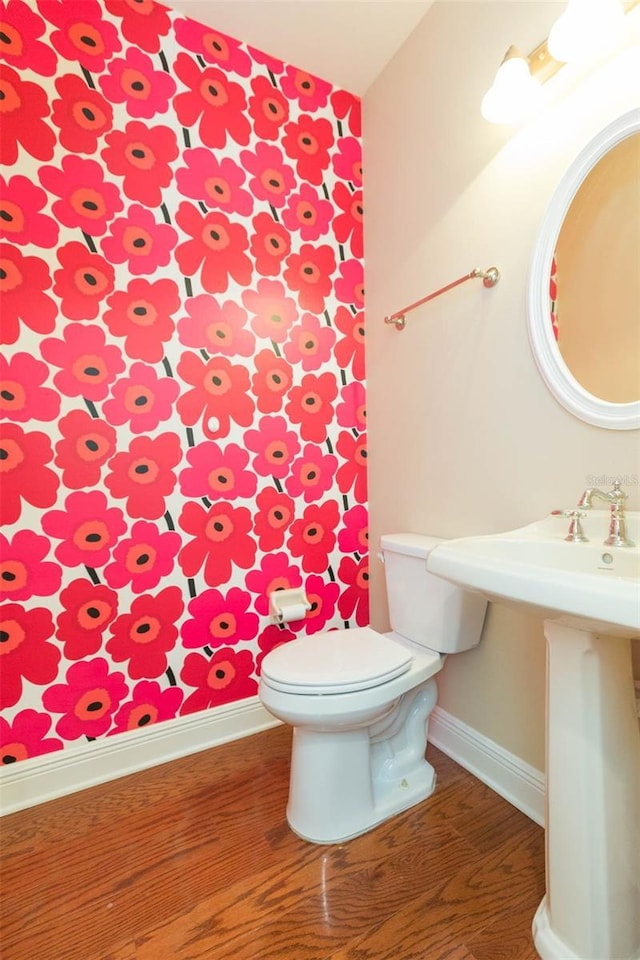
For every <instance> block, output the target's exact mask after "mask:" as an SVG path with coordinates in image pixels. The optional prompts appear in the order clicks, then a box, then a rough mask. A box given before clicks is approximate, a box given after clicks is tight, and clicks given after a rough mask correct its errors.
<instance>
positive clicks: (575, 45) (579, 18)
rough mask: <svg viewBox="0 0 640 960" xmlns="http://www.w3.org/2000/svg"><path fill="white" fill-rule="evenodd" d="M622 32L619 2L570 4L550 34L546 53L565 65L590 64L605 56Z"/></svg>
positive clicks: (604, 0)
mask: <svg viewBox="0 0 640 960" xmlns="http://www.w3.org/2000/svg"><path fill="white" fill-rule="evenodd" d="M623 30H624V10H623V8H622V4H621V3H620V0H569V2H568V4H567V9H566V10H565V12H564V13H563V14H562V16H561V17H560V18H559V19H558V20H557V21H556V22H555V23H554V25H553V27H552V28H551V33H550V34H549V41H548V46H549V53H550V54H551V56H552V57H554V58H555V59H556V60H561V61H562V62H564V63H578V64H579V63H589V62H590V61H592V60H595V58H596V57H598V56H601V55H603V54H605V53H607V52H608V51H609V50H610V49H611V48H612V47H613V46H615V44H616V43H617V42H618V41H619V40H620V38H621V36H622V31H623Z"/></svg>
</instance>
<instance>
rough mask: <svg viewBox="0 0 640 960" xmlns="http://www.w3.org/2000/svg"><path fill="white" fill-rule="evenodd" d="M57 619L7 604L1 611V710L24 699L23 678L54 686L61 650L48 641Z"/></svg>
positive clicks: (40, 610)
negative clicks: (22, 697)
mask: <svg viewBox="0 0 640 960" xmlns="http://www.w3.org/2000/svg"><path fill="white" fill-rule="evenodd" d="M52 633H53V619H52V617H51V614H50V612H49V611H48V610H45V609H44V607H36V608H35V609H33V610H25V609H24V607H22V606H21V605H20V604H19V603H5V604H4V605H3V606H2V608H1V610H0V639H1V640H2V643H0V662H1V663H2V670H1V671H0V709H2V710H4V709H5V707H12V706H13V705H14V703H18V701H19V700H20V697H21V696H22V678H23V677H24V678H25V680H29V681H30V683H37V684H39V685H44V684H47V683H51V681H52V680H54V679H55V677H56V674H57V672H58V663H59V661H60V651H59V650H58V649H57V648H56V647H55V646H54V645H53V644H51V643H47V640H48V638H49V637H50V636H51V634H52Z"/></svg>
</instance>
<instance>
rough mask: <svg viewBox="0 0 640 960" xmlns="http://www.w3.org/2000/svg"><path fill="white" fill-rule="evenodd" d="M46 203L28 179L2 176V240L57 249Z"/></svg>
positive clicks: (45, 197)
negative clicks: (42, 211) (7, 179)
mask: <svg viewBox="0 0 640 960" xmlns="http://www.w3.org/2000/svg"><path fill="white" fill-rule="evenodd" d="M19 2H21V0H19ZM46 202H47V195H46V193H45V192H44V190H41V189H40V187H36V186H35V185H34V184H33V183H32V182H31V180H30V179H29V178H28V177H23V176H20V175H16V176H15V177H11V179H10V180H9V181H6V180H5V179H4V177H2V176H0V240H9V241H10V242H11V243H19V244H20V245H22V244H25V243H35V244H36V246H38V247H55V245H56V243H57V242H58V233H59V227H58V224H57V223H56V222H55V220H52V219H51V217H47V216H45V215H44V214H42V213H40V212H39V211H40V210H42V208H43V207H44V205H45V204H46Z"/></svg>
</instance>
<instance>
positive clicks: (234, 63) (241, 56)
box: [175, 20, 251, 77]
mask: <svg viewBox="0 0 640 960" xmlns="http://www.w3.org/2000/svg"><path fill="white" fill-rule="evenodd" d="M175 31H176V40H177V41H178V46H180V47H186V49H187V50H191V51H193V53H196V54H198V55H199V56H201V57H202V58H203V59H204V60H206V61H207V63H215V64H216V66H218V67H222V69H223V70H228V71H229V72H231V73H238V74H240V76H241V77H248V76H249V74H250V73H251V60H250V59H249V57H248V56H247V54H246V53H244V51H243V50H241V49H240V41H239V40H233V39H232V38H231V37H228V36H227V34H226V33H220V32H219V31H218V30H212V29H211V27H206V26H205V25H204V24H203V23H196V21H195V20H177V21H176V25H175Z"/></svg>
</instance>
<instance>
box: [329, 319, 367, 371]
mask: <svg viewBox="0 0 640 960" xmlns="http://www.w3.org/2000/svg"><path fill="white" fill-rule="evenodd" d="M333 322H334V323H335V325H336V327H337V328H338V330H339V331H340V333H343V334H344V337H343V338H342V340H338V342H337V343H336V345H335V351H334V352H335V355H336V360H337V361H338V363H339V364H340V366H341V367H342V368H343V369H346V370H348V369H349V367H351V374H352V376H353V377H355V379H356V380H364V378H365V367H364V335H365V327H364V314H363V313H356V314H353V313H352V312H351V311H350V310H348V309H347V308H346V307H338V310H337V312H336V315H335V317H334V318H333Z"/></svg>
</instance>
